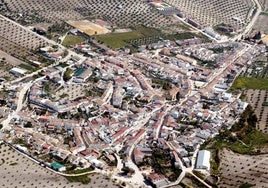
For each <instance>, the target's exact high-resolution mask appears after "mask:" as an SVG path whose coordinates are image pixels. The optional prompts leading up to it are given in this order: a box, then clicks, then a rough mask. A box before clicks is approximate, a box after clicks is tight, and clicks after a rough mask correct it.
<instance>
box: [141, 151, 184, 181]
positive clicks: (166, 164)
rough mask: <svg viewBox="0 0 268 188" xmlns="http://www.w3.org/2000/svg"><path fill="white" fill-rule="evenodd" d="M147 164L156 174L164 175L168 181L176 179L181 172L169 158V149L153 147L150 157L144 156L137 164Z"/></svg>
mask: <svg viewBox="0 0 268 188" xmlns="http://www.w3.org/2000/svg"><path fill="white" fill-rule="evenodd" d="M144 165H149V166H151V167H152V168H153V169H154V171H155V172H156V173H158V174H163V175H165V176H166V177H167V178H168V179H169V181H176V180H177V179H178V177H179V176H180V174H181V170H180V169H178V168H176V167H175V165H174V161H173V159H172V158H171V155H170V151H169V150H161V149H156V148H154V149H153V154H152V156H150V157H145V158H144V159H143V162H142V163H141V164H139V166H144Z"/></svg>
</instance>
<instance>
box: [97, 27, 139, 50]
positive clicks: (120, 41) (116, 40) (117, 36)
mask: <svg viewBox="0 0 268 188" xmlns="http://www.w3.org/2000/svg"><path fill="white" fill-rule="evenodd" d="M141 37H143V35H142V34H141V33H139V32H137V31H131V32H127V33H110V34H106V35H99V36H96V37H95V38H96V39H97V40H98V41H101V42H103V43H105V44H106V45H107V46H108V47H111V48H122V47H125V46H127V42H126V40H131V39H138V38H141Z"/></svg>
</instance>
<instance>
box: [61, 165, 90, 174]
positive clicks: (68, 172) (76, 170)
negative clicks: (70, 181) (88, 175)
mask: <svg viewBox="0 0 268 188" xmlns="http://www.w3.org/2000/svg"><path fill="white" fill-rule="evenodd" d="M93 170H94V169H93V168H91V167H89V168H84V169H74V170H67V172H66V173H67V174H82V173H85V172H91V171H93Z"/></svg>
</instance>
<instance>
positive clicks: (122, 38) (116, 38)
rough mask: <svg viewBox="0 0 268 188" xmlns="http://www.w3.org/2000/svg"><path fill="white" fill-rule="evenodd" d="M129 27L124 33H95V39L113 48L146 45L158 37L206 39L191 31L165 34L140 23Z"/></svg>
mask: <svg viewBox="0 0 268 188" xmlns="http://www.w3.org/2000/svg"><path fill="white" fill-rule="evenodd" d="M131 29H132V31H131V32H126V33H110V34H105V35H97V36H95V39H96V40H98V41H99V42H102V43H105V44H106V45H107V46H108V47H110V48H113V49H116V48H122V47H125V46H131V45H132V44H135V45H137V46H139V45H146V44H148V43H154V42H158V41H159V40H160V39H159V38H160V37H161V38H163V39H168V40H180V39H189V38H193V37H200V38H205V39H206V37H205V36H203V35H201V34H196V33H191V32H184V33H176V34H170V35H166V34H164V33H162V32H161V31H160V30H158V29H154V28H148V27H144V26H142V25H139V26H135V27H133V28H131ZM135 39H136V41H135ZM137 39H138V41H137Z"/></svg>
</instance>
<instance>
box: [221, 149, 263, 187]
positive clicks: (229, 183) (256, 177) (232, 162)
mask: <svg viewBox="0 0 268 188" xmlns="http://www.w3.org/2000/svg"><path fill="white" fill-rule="evenodd" d="M220 159H221V163H220V173H221V175H220V176H221V178H220V182H219V184H218V187H230V188H231V187H239V186H242V185H244V186H245V185H251V186H254V187H258V188H267V185H268V154H264V155H253V156H250V155H240V154H237V153H234V152H232V151H230V150H227V149H223V150H222V151H220Z"/></svg>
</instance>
